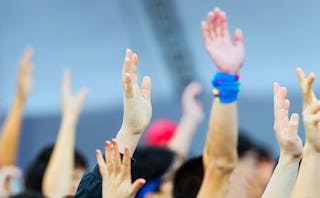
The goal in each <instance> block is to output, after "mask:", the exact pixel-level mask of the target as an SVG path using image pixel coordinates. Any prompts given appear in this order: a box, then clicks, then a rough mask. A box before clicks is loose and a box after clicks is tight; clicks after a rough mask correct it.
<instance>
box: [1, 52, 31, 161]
mask: <svg viewBox="0 0 320 198" xmlns="http://www.w3.org/2000/svg"><path fill="white" fill-rule="evenodd" d="M32 56H33V50H32V49H27V50H26V51H25V52H24V54H23V56H22V58H21V61H20V67H19V72H18V80H17V91H16V96H15V98H14V100H13V105H12V107H11V109H10V112H9V114H8V116H7V117H6V119H5V122H4V124H3V127H2V130H1V136H0V166H13V165H16V163H17V154H18V146H19V137H20V131H21V124H22V118H23V107H24V104H25V102H26V100H27V98H28V96H29V94H30V92H31V90H32V87H33V86H32V85H33V65H32V63H31V61H32Z"/></svg>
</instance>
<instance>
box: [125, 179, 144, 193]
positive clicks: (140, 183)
mask: <svg viewBox="0 0 320 198" xmlns="http://www.w3.org/2000/svg"><path fill="white" fill-rule="evenodd" d="M145 183H146V180H144V179H137V180H136V181H134V182H133V184H132V185H131V187H130V188H129V191H128V192H129V195H130V197H133V196H134V195H135V194H137V192H138V191H139V190H140V188H141V187H142V186H143V185H144V184H145Z"/></svg>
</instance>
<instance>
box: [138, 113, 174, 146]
mask: <svg viewBox="0 0 320 198" xmlns="http://www.w3.org/2000/svg"><path fill="white" fill-rule="evenodd" d="M176 128H177V124H176V123H175V122H174V121H172V120H169V119H166V118H160V119H157V120H156V121H154V122H152V123H151V125H150V127H149V128H148V129H147V131H146V135H145V138H144V142H145V143H146V144H147V145H149V146H166V145H167V144H168V143H169V141H170V139H171V138H172V137H173V135H174V133H175V131H176Z"/></svg>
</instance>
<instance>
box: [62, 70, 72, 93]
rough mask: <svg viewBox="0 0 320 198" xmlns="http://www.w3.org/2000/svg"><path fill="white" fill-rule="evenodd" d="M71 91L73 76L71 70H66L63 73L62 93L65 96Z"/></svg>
mask: <svg viewBox="0 0 320 198" xmlns="http://www.w3.org/2000/svg"><path fill="white" fill-rule="evenodd" d="M70 91H71V74H70V70H68V69H66V70H65V71H64V73H63V80H62V92H63V94H66V93H69V92H70Z"/></svg>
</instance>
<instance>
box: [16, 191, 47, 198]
mask: <svg viewBox="0 0 320 198" xmlns="http://www.w3.org/2000/svg"><path fill="white" fill-rule="evenodd" d="M10 198H44V196H43V195H42V194H41V193H39V192H32V191H25V192H22V193H19V194H17V195H13V196H10Z"/></svg>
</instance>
